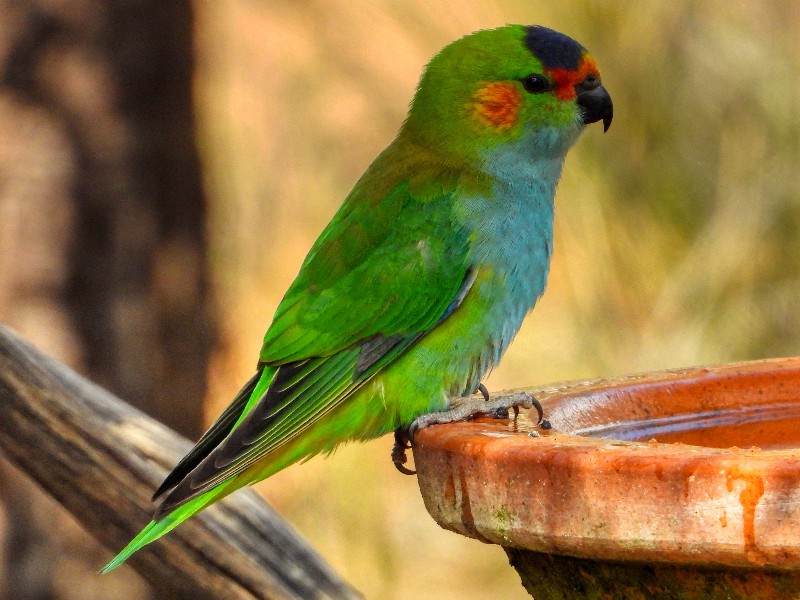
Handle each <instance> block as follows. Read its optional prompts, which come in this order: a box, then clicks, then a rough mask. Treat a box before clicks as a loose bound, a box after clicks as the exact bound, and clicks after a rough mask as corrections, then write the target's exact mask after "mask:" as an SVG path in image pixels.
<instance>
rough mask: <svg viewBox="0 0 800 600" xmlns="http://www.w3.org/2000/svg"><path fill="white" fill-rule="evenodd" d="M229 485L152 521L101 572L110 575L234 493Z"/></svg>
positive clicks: (215, 489)
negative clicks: (208, 507) (134, 556)
mask: <svg viewBox="0 0 800 600" xmlns="http://www.w3.org/2000/svg"><path fill="white" fill-rule="evenodd" d="M229 483H230V481H226V482H225V483H222V484H220V485H218V486H217V487H215V488H214V489H213V490H209V491H207V492H206V493H205V494H203V495H202V496H198V497H197V498H195V499H194V500H191V501H189V502H187V503H186V504H184V505H183V506H181V507H179V508H177V509H175V510H174V511H172V512H171V513H170V514H168V515H167V516H166V517H164V518H163V519H161V520H160V521H150V524H149V525H147V527H145V528H144V529H143V530H142V531H141V532H140V533H139V535H137V536H136V537H135V538H133V539H132V540H131V541H130V543H129V544H128V545H127V546H125V548H123V550H122V551H121V552H120V553H119V554H117V555H116V556H115V557H114V558H113V559H112V560H111V562H109V563H108V564H107V565H106V566H105V567H103V568H102V569H101V571H100V572H101V573H108V572H109V571H111V570H112V569H115V568H117V567H118V566H119V565H121V564H122V563H124V562H125V561H126V560H128V558H130V556H131V555H132V554H133V553H134V552H136V551H138V550H140V549H141V548H143V547H144V546H146V545H147V544H149V543H150V542H153V541H155V540H157V539H158V538H160V537H161V536H162V535H164V534H165V533H167V532H168V531H172V530H173V529H174V528H175V527H177V526H178V525H180V524H181V523H183V522H184V521H185V520H186V519H188V518H189V517H191V516H192V515H193V514H195V513H196V512H198V511H200V510H202V509H204V508H205V507H206V506H208V505H209V504H211V503H213V502H216V501H217V500H219V499H220V498H222V497H223V496H225V495H227V494H228V493H230V491H233V490H230V491H228V490H227V489H226V488H227V487H228V484H229Z"/></svg>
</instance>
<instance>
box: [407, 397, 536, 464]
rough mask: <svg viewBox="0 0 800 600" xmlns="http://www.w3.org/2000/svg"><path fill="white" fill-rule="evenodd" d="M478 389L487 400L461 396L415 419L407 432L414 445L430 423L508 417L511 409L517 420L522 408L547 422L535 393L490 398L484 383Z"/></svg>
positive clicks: (437, 423)
mask: <svg viewBox="0 0 800 600" xmlns="http://www.w3.org/2000/svg"><path fill="white" fill-rule="evenodd" d="M478 391H479V392H481V394H482V395H483V397H484V398H486V399H485V400H476V399H474V398H460V399H459V400H458V401H456V402H454V403H453V407H452V408H450V409H448V410H445V411H442V412H435V413H430V414H427V415H422V416H419V417H417V418H416V419H414V421H413V422H412V423H411V425H409V426H408V430H407V432H406V434H405V435H406V439H407V440H408V442H409V443H410V444H411V445H412V446H413V445H414V436H415V435H416V433H417V432H418V431H419V430H420V429H425V428H426V427H428V426H430V425H442V424H445V423H456V422H458V421H464V420H466V419H471V418H473V417H476V416H478V415H490V416H492V417H494V418H495V419H507V418H508V416H509V409H511V410H513V411H514V419H515V420H516V418H517V417H518V416H519V409H520V408H527V409H530V408H535V409H536V413H537V414H538V416H539V419H538V421H537V422H536V424H537V425H540V424H542V425H544V424H545V423H547V422H546V421H544V420H543V416H544V412H543V411H542V405H541V404H540V403H539V401H538V400H537V399H536V398H534V396H533V394H529V393H528V392H518V393H516V394H511V395H509V396H501V397H500V398H496V399H494V400H489V399H488V396H489V394H488V392H486V388H485V387H484V386H483V384H481V385H480V386H479V387H478ZM395 447H396V446H395ZM395 464H396V463H395Z"/></svg>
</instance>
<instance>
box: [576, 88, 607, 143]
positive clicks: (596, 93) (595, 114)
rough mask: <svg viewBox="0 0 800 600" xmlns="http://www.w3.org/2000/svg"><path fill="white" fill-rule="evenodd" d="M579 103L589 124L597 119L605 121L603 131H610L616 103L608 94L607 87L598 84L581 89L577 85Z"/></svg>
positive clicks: (585, 121) (584, 119)
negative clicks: (614, 103)
mask: <svg viewBox="0 0 800 600" xmlns="http://www.w3.org/2000/svg"><path fill="white" fill-rule="evenodd" d="M575 91H576V92H577V99H578V104H579V105H580V106H581V108H582V109H583V110H582V113H583V122H584V123H586V124H587V125H588V124H589V123H595V122H597V121H603V131H604V132H606V131H608V128H609V127H611V119H612V118H613V117H614V105H613V103H612V102H611V96H609V95H608V92H607V91H606V88H604V87H603V86H602V85H598V86H597V87H594V88H592V89H589V90H587V89H581V88H580V86H576V89H575Z"/></svg>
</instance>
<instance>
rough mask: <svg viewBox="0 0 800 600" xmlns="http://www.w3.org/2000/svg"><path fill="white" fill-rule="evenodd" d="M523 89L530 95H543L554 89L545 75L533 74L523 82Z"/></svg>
mask: <svg viewBox="0 0 800 600" xmlns="http://www.w3.org/2000/svg"><path fill="white" fill-rule="evenodd" d="M522 87H524V88H525V91H526V92H528V93H529V94H543V93H544V92H549V91H550V90H552V89H553V84H552V83H550V80H549V79H547V77H545V76H544V75H538V74H536V73H532V74H530V75H528V76H527V77H525V78H524V79H523V80H522Z"/></svg>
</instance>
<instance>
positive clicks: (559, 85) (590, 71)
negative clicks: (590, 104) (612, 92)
mask: <svg viewBox="0 0 800 600" xmlns="http://www.w3.org/2000/svg"><path fill="white" fill-rule="evenodd" d="M545 73H547V74H548V75H549V76H550V77H552V78H553V81H555V82H556V87H555V95H556V98H558V99H559V100H572V99H573V98H575V86H576V85H578V84H579V83H580V82H581V81H583V80H584V79H586V78H587V77H588V76H589V75H594V76H595V77H597V78H598V79H599V78H600V71H598V70H597V64H596V63H595V62H594V59H593V58H592V57H591V56H589V55H588V54H584V55H583V60H582V61H581V66H580V67H579V68H578V70H577V71H570V70H568V69H545Z"/></svg>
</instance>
